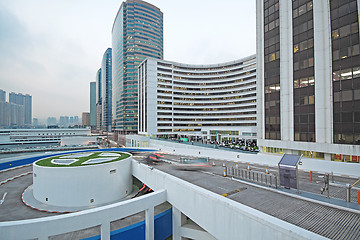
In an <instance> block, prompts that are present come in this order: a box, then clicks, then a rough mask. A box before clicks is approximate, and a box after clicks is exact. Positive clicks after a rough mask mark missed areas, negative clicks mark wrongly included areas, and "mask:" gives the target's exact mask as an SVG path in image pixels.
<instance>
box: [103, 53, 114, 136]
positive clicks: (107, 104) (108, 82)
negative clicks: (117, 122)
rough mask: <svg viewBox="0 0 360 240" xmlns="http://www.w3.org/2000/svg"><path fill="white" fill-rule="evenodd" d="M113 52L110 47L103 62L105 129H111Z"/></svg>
mask: <svg viewBox="0 0 360 240" xmlns="http://www.w3.org/2000/svg"><path fill="white" fill-rule="evenodd" d="M111 76H112V54H111V48H108V49H107V50H106V51H105V53H104V56H103V59H102V62H101V80H102V81H101V95H102V124H101V128H102V130H104V131H111V118H112V116H111V115H112V114H111V112H112V97H111V96H112V94H111V93H112V77H111Z"/></svg>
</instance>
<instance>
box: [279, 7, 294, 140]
mask: <svg viewBox="0 0 360 240" xmlns="http://www.w3.org/2000/svg"><path fill="white" fill-rule="evenodd" d="M279 6H280V9H279V18H280V124H281V126H280V127H281V140H283V141H294V106H293V105H294V104H293V103H294V100H293V92H294V89H293V41H292V35H293V34H292V1H289V0H279Z"/></svg>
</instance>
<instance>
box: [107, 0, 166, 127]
mask: <svg viewBox="0 0 360 240" xmlns="http://www.w3.org/2000/svg"><path fill="white" fill-rule="evenodd" d="M112 54H113V68H112V69H113V74H112V77H113V82H112V85H113V92H112V95H113V104H112V106H113V111H112V113H113V129H114V130H115V132H117V133H120V134H127V133H134V134H135V133H137V126H138V105H137V103H138V92H137V89H138V87H137V67H138V65H139V64H140V63H141V62H142V61H143V60H144V59H145V58H146V57H152V58H157V59H162V58H163V13H162V12H161V11H160V9H159V8H157V7H156V6H154V5H151V4H149V3H147V2H144V1H140V0H127V1H126V2H123V3H122V4H121V6H120V9H119V11H118V13H117V15H116V18H115V21H114V25H113V29H112Z"/></svg>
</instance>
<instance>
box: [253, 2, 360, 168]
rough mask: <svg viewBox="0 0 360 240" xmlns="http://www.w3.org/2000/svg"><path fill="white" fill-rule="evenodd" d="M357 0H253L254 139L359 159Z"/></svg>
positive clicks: (272, 147) (270, 147)
mask: <svg viewBox="0 0 360 240" xmlns="http://www.w3.org/2000/svg"><path fill="white" fill-rule="evenodd" d="M359 8H360V2H359V0H345V1H338V0H323V1H314V0H293V1H288V0H257V96H258V108H257V113H258V117H257V120H258V124H257V127H258V138H259V139H258V144H259V145H260V146H261V149H262V151H264V152H278V153H284V152H290V153H297V154H303V155H304V156H306V157H313V158H319V159H326V160H330V159H331V160H336V161H349V162H359V156H360V146H359V145H360V51H359V46H360V45H359V32H360V31H359V19H360V15H359Z"/></svg>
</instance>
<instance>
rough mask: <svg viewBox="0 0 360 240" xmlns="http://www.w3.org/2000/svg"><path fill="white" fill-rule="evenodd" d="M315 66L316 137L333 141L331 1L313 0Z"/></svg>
mask: <svg viewBox="0 0 360 240" xmlns="http://www.w3.org/2000/svg"><path fill="white" fill-rule="evenodd" d="M313 12H314V58H315V59H314V63H315V64H314V66H315V109H316V111H315V138H316V142H317V143H332V139H333V131H332V129H333V93H332V68H331V66H332V63H331V29H330V24H329V23H330V15H329V14H330V13H329V12H330V6H329V1H313Z"/></svg>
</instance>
